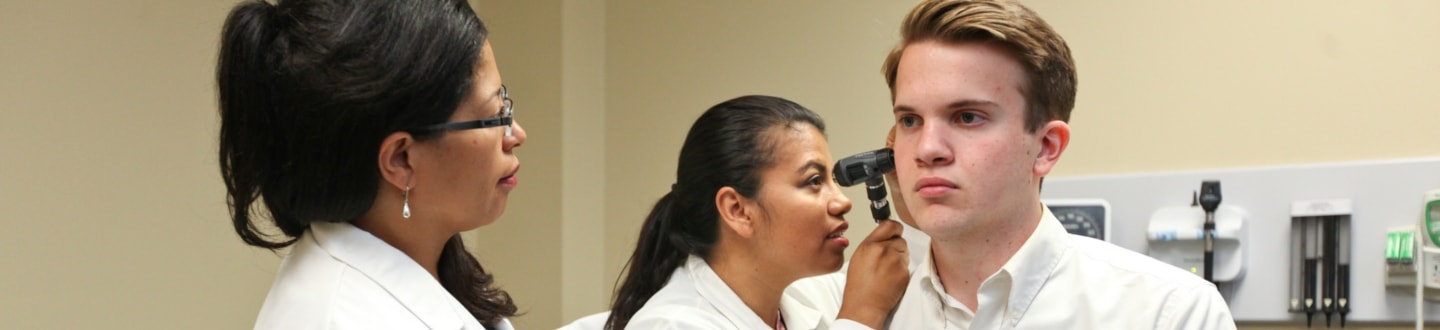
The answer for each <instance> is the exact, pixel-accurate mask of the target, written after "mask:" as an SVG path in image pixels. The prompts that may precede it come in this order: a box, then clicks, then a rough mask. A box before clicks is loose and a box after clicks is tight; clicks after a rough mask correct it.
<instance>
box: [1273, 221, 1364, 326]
mask: <svg viewBox="0 0 1440 330" xmlns="http://www.w3.org/2000/svg"><path fill="white" fill-rule="evenodd" d="M1352 213H1353V212H1352V211H1351V206H1350V200H1349V199H1329V200H1311V201H1297V202H1294V203H1291V205H1290V299H1289V306H1288V308H1289V311H1290V312H1291V313H1296V314H1303V315H1305V324H1306V326H1309V325H1311V324H1312V323H1313V322H1314V321H1315V316H1317V315H1319V314H1323V315H1324V316H1325V324H1326V326H1327V327H1328V326H1330V324H1331V320H1332V319H1338V320H1339V321H1340V326H1341V327H1344V326H1345V317H1346V315H1348V314H1349V313H1350V299H1349V298H1350V242H1351V239H1352V238H1351V237H1350V215H1351V214H1352Z"/></svg>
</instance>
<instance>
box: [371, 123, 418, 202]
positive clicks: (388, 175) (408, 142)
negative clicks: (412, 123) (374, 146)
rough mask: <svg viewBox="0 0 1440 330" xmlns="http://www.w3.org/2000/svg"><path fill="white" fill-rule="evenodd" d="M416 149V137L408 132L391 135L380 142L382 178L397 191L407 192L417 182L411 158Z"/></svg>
mask: <svg viewBox="0 0 1440 330" xmlns="http://www.w3.org/2000/svg"><path fill="white" fill-rule="evenodd" d="M414 147H415V137H413V136H411V135H410V133H406V132H395V133H390V135H389V136H386V137H385V140H382V141H380V157H379V159H378V162H379V165H380V177H381V178H384V179H385V182H386V183H388V184H389V185H391V186H394V187H395V189H399V190H405V189H406V188H410V187H411V184H412V183H414V182H415V181H414V179H415V167H414V164H413V163H412V161H411V158H410V154H411V152H412V151H414Z"/></svg>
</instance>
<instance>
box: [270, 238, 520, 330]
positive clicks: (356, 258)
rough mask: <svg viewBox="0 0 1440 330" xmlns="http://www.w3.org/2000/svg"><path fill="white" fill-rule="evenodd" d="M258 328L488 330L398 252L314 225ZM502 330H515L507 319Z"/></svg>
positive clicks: (283, 268) (285, 267)
mask: <svg viewBox="0 0 1440 330" xmlns="http://www.w3.org/2000/svg"><path fill="white" fill-rule="evenodd" d="M255 328H256V329H483V327H482V326H481V325H480V322H478V321H476V320H475V317H474V316H472V315H470V313H469V312H467V311H466V310H465V308H464V307H463V306H461V305H460V302H459V301H457V300H455V297H453V296H451V295H450V293H449V292H447V291H445V288H444V287H442V286H441V285H440V282H439V281H437V280H435V278H434V277H431V276H430V273H429V272H427V271H425V269H424V268H422V267H420V264H418V263H415V261H414V260H413V259H410V257H409V256H406V255H405V253H403V252H401V251H400V250H399V249H396V248H395V247H392V246H390V245H389V244H386V243H385V242H384V241H381V240H380V239H379V238H377V237H375V236H374V235H371V234H370V233H369V232H366V231H364V230H361V229H360V228H356V227H355V226H354V225H351V224H349V223H328V222H325V223H322V222H317V223H313V224H311V225H310V231H308V232H307V233H306V234H305V235H304V236H301V237H300V240H299V241H296V242H295V245H294V247H293V248H292V250H291V251H290V255H289V256H286V257H285V261H284V263H282V264H281V265H280V271H279V274H277V275H276V276H275V283H274V284H273V285H272V286H271V288H270V294H269V295H268V296H266V297H265V305H264V306H263V307H261V308H260V316H259V318H258V319H257V320H256V321H255ZM499 328H500V329H510V328H511V326H510V323H509V321H508V320H506V321H503V322H501V324H500V326H499Z"/></svg>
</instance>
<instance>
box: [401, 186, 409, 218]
mask: <svg viewBox="0 0 1440 330" xmlns="http://www.w3.org/2000/svg"><path fill="white" fill-rule="evenodd" d="M400 216H403V217H405V218H406V219H409V218H410V187H405V209H404V210H401V211H400Z"/></svg>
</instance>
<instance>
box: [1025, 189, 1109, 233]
mask: <svg viewBox="0 0 1440 330" xmlns="http://www.w3.org/2000/svg"><path fill="white" fill-rule="evenodd" d="M1041 202H1043V203H1045V205H1046V206H1049V207H1050V213H1051V214H1054V215H1055V219H1058V220H1060V225H1062V226H1065V231H1067V232H1070V233H1071V234H1075V235H1080V236H1086V237H1090V238H1094V239H1098V240H1102V241H1107V242H1108V241H1110V203H1108V202H1105V200H1103V199H1098V198H1084V199H1045V200H1042V201H1041Z"/></svg>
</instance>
